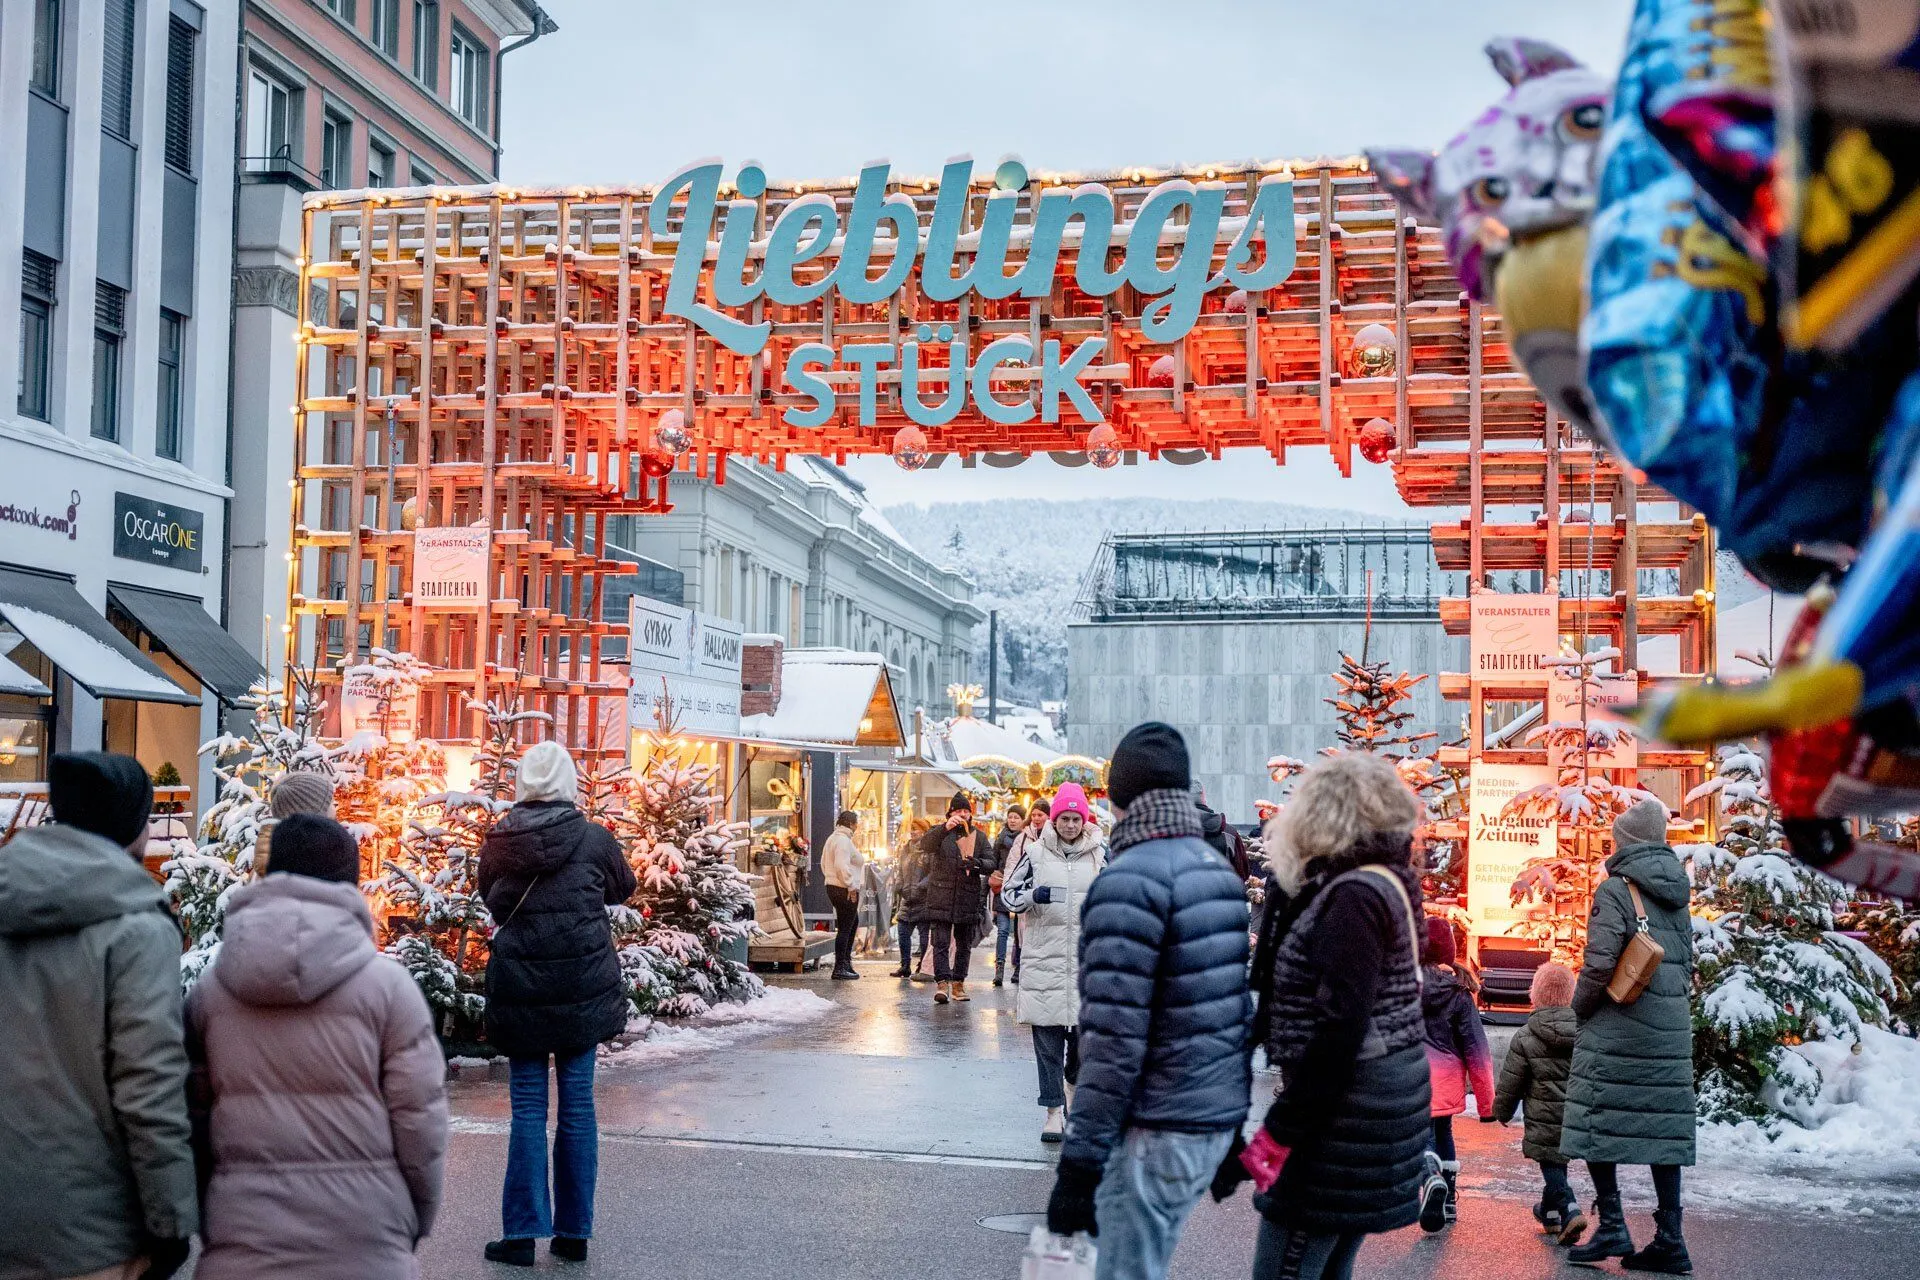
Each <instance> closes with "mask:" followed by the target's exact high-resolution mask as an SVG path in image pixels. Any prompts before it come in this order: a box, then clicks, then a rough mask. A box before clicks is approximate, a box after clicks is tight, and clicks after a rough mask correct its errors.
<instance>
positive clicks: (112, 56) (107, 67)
mask: <svg viewBox="0 0 1920 1280" xmlns="http://www.w3.org/2000/svg"><path fill="white" fill-rule="evenodd" d="M133 27H134V22H133V0H107V34H106V43H105V47H104V48H103V49H102V52H101V73H100V74H101V82H100V127H101V128H102V129H105V130H106V131H107V132H108V133H111V134H113V135H114V136H115V137H116V138H126V139H127V140H129V141H131V140H132V138H133Z"/></svg>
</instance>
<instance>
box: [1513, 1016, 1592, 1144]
mask: <svg viewBox="0 0 1920 1280" xmlns="http://www.w3.org/2000/svg"><path fill="white" fill-rule="evenodd" d="M1579 1031H1580V1021H1579V1019H1578V1018H1576V1017H1574V1014H1573V1010H1572V1009H1570V1008H1568V1007H1567V1006H1566V1005H1563V1004H1559V1005H1548V1006H1547V1007H1546V1008H1544V1009H1535V1010H1534V1011H1533V1014H1532V1016H1531V1017H1529V1018H1528V1019H1527V1025H1526V1026H1524V1027H1522V1028H1520V1030H1519V1031H1517V1032H1515V1033H1514V1037H1513V1043H1512V1044H1510V1045H1508V1046H1507V1058H1506V1061H1505V1062H1503V1063H1501V1064H1500V1084H1499V1087H1498V1088H1496V1089H1495V1090H1494V1094H1493V1115H1494V1119H1496V1120H1498V1121H1499V1122H1500V1123H1501V1124H1505V1123H1507V1121H1509V1120H1511V1119H1513V1115H1514V1112H1516V1111H1518V1110H1519V1109H1520V1104H1521V1103H1525V1104H1526V1107H1527V1128H1526V1136H1525V1137H1524V1138H1523V1139H1522V1140H1521V1142H1520V1154H1522V1155H1524V1156H1525V1157H1526V1158H1527V1159H1529V1160H1539V1161H1542V1162H1544V1163H1546V1164H1564V1163H1565V1162H1566V1157H1565V1156H1563V1155H1561V1154H1560V1136H1561V1127H1562V1125H1563V1123H1564V1119H1565V1116H1566V1109H1567V1076H1568V1075H1569V1074H1570V1073H1571V1072H1572V1070H1573V1042H1574V1039H1575V1038H1576V1036H1577V1035H1578V1034H1579Z"/></svg>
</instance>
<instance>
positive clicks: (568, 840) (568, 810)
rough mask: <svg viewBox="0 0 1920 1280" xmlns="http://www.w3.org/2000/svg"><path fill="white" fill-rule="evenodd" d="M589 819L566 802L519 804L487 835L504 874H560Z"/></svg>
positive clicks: (530, 875)
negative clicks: (582, 826)
mask: <svg viewBox="0 0 1920 1280" xmlns="http://www.w3.org/2000/svg"><path fill="white" fill-rule="evenodd" d="M586 820H587V819H586V815H584V814H582V813H581V812H580V811H579V810H578V809H576V808H574V807H573V806H572V805H570V804H567V803H566V802H565V801H554V800H540V801H534V802H532V803H527V804H516V805H515V806H513V808H511V809H509V810H507V815H506V816H505V817H504V818H502V819H500V821H499V823H498V824H497V825H496V826H495V827H494V829H493V830H492V831H491V832H490V833H488V835H487V844H488V846H489V852H491V853H492V854H493V855H494V856H495V857H496V858H497V859H498V860H499V863H498V865H499V867H500V870H501V871H502V872H503V873H507V874H511V875H517V876H526V877H532V876H543V875H547V874H549V873H551V872H554V871H558V870H559V869H560V868H561V867H562V866H564V865H565V864H566V861H567V859H568V858H571V857H572V856H573V853H574V850H575V848H576V847H577V846H578V845H579V843H580V826H581V824H583V823H585V822H586Z"/></svg>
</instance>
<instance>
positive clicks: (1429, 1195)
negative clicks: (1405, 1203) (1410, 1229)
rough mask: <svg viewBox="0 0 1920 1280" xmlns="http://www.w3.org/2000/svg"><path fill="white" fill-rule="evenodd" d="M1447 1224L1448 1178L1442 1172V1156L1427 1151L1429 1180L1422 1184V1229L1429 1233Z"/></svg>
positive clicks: (1441, 1228)
mask: <svg viewBox="0 0 1920 1280" xmlns="http://www.w3.org/2000/svg"><path fill="white" fill-rule="evenodd" d="M1446 1225H1447V1180H1446V1179H1445V1178H1444V1177H1442V1176H1441V1174H1440V1157H1439V1156H1436V1155H1434V1154H1433V1152H1431V1151H1429V1152H1427V1180H1426V1181H1425V1182H1423V1183H1422V1184H1421V1185H1420V1229H1421V1230H1422V1231H1425V1232H1427V1233H1428V1234H1429V1235H1431V1234H1433V1233H1434V1232H1436V1231H1442V1230H1444V1229H1445V1228H1446Z"/></svg>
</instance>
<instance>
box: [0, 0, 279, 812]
mask: <svg viewBox="0 0 1920 1280" xmlns="http://www.w3.org/2000/svg"><path fill="white" fill-rule="evenodd" d="M239 3H240V0H205V2H204V3H195V2H194V0H147V2H145V3H136V2H135V0H3V3H0V157H4V158H5V161H4V163H0V362H4V365H5V367H7V368H10V369H15V370H17V372H18V378H19V380H18V385H17V390H16V394H15V395H13V396H9V397H6V398H5V399H4V400H0V618H3V619H4V621H0V658H4V660H5V665H4V666H0V780H5V781H35V780H38V779H42V778H44V777H45V769H46V761H47V757H48V755H49V754H50V752H52V751H56V750H62V749H68V748H81V749H85V748H93V749H98V748H100V747H102V746H103V745H104V746H106V747H108V748H111V749H114V750H121V751H128V752H131V753H133V754H135V755H137V756H139V757H140V759H141V760H142V761H144V762H145V763H146V764H147V766H148V768H149V769H154V770H157V769H158V768H159V767H160V766H161V765H162V764H167V763H170V764H172V765H173V766H174V767H175V768H176V769H177V770H178V771H179V772H180V774H181V776H182V778H183V780H184V781H185V782H187V783H188V784H193V783H195V782H196V780H197V781H198V783H199V784H200V787H199V790H200V792H201V795H200V797H197V798H204V797H205V795H206V788H207V786H209V785H210V783H211V774H210V772H208V771H207V770H205V769H204V768H202V767H199V763H200V762H199V760H198V757H197V755H196V752H197V749H198V747H199V744H200V743H201V742H202V741H203V740H204V739H206V738H208V737H210V736H212V734H213V732H214V731H215V729H216V727H217V725H218V722H219V717H220V706H221V703H222V700H223V698H224V699H228V700H231V699H236V698H243V697H244V696H245V694H246V690H247V686H248V684H249V683H250V680H251V678H252V674H253V669H252V667H251V662H250V659H249V658H248V657H247V655H246V654H245V653H243V652H241V651H240V650H239V649H238V648H237V646H235V645H233V643H232V642H231V641H230V640H228V639H227V637H226V634H225V633H224V632H223V631H222V630H221V629H220V623H221V621H222V620H223V615H224V608H225V601H224V599H223V594H222V577H221V561H222V552H223V549H224V548H225V546H226V543H227V519H228V516H227V508H228V504H229V501H230V499H231V498H232V490H231V489H230V488H229V487H228V483H229V481H228V470H227V432H226V421H227V388H228V380H227V370H228V363H227V362H228V345H227V344H228V325H229V302H228V299H229V292H230V289H231V267H232V262H231V258H230V256H229V254H228V253H227V248H226V246H227V243H228V238H229V230H230V228H231V225H232V219H233V203H232V199H233V166H234V128H233V115H232V111H231V108H232V104H233V102H234V99H235V83H234V80H235V64H234V56H233V50H234V47H235V42H236V40H237V39H238V30H239V21H240V17H239ZM288 345H289V348H291V344H288Z"/></svg>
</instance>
